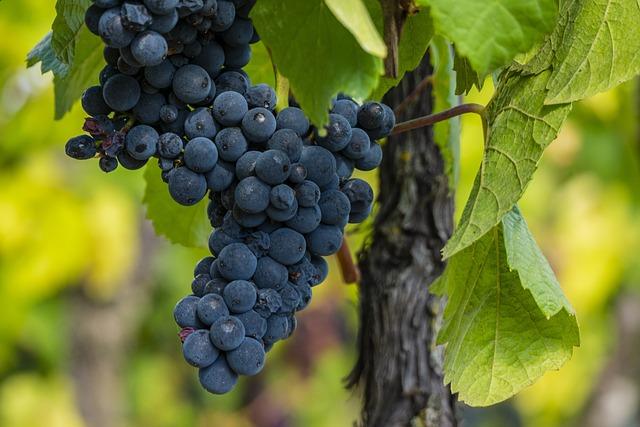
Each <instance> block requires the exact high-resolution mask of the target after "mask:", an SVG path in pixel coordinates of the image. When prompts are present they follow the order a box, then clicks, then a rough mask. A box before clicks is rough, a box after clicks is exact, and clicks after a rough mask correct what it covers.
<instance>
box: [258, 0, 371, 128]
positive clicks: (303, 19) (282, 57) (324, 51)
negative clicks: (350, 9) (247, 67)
mask: <svg viewBox="0 0 640 427" xmlns="http://www.w3.org/2000/svg"><path fill="white" fill-rule="evenodd" d="M251 16H252V18H253V19H254V24H255V26H256V28H257V30H258V33H259V34H260V37H261V38H262V40H263V42H264V43H265V45H266V46H268V47H269V48H270V49H271V53H272V57H273V60H274V62H275V64H276V66H277V67H278V71H279V72H280V73H281V74H282V75H283V76H285V77H286V78H287V79H289V81H290V82H291V89H292V91H293V93H294V95H295V97H296V100H297V101H298V102H299V103H300V105H301V106H302V108H303V109H304V110H305V113H306V114H307V115H308V117H309V118H310V119H311V121H313V122H314V123H315V124H316V125H322V124H323V123H325V122H326V120H327V118H328V110H329V108H330V107H331V98H332V97H334V96H335V95H337V94H338V93H339V92H344V93H347V94H349V95H350V96H353V97H355V98H366V97H367V96H368V95H369V94H370V93H371V91H372V90H373V89H374V88H375V87H376V86H377V84H378V80H379V76H380V74H382V72H383V67H382V60H381V59H380V58H378V57H374V56H372V55H370V54H369V53H367V52H365V51H364V50H363V48H362V47H361V46H360V44H359V43H358V41H357V40H356V39H355V38H354V37H353V35H352V34H351V33H350V32H349V31H348V30H347V29H346V28H344V27H343V26H342V24H340V22H339V21H338V20H337V19H336V17H335V16H334V15H333V13H332V12H331V10H330V9H329V8H328V7H327V5H326V4H325V3H324V1H323V0H305V1H300V0H260V1H259V2H258V3H256V6H255V7H254V9H253V10H252V13H251Z"/></svg>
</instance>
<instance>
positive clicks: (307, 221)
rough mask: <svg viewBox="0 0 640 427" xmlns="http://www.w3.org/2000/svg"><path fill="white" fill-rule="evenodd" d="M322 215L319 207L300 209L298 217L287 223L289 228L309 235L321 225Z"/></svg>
mask: <svg viewBox="0 0 640 427" xmlns="http://www.w3.org/2000/svg"><path fill="white" fill-rule="evenodd" d="M321 218H322V214H321V212H320V208H319V207H318V206H313V207H311V208H298V212H297V213H296V215H295V216H294V217H293V218H291V219H290V220H288V221H287V222H286V225H287V227H289V228H291V229H292V230H295V231H297V232H298V233H302V234H307V233H311V232H312V231H313V230H315V229H316V228H317V227H318V225H320V220H321Z"/></svg>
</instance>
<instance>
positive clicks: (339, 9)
mask: <svg viewBox="0 0 640 427" xmlns="http://www.w3.org/2000/svg"><path fill="white" fill-rule="evenodd" d="M325 3H326V4H327V7H328V8H329V9H330V10H331V12H333V15H334V16H335V17H336V18H338V21H340V22H341V23H342V25H344V27H345V28H346V29H347V30H349V32H351V34H352V35H353V36H354V37H355V38H356V40H358V43H360V46H362V48H363V49H364V51H365V52H368V53H370V54H371V55H374V56H377V57H380V58H384V57H386V56H387V46H386V45H385V44H384V41H383V40H382V37H380V34H379V33H378V30H377V29H376V26H375V25H374V24H373V20H372V19H371V16H369V12H368V11H367V8H366V7H365V5H364V3H363V2H362V0H325Z"/></svg>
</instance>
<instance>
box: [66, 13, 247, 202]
mask: <svg viewBox="0 0 640 427" xmlns="http://www.w3.org/2000/svg"><path fill="white" fill-rule="evenodd" d="M254 3H255V0H144V1H139V0H125V1H123V0H93V4H92V5H91V6H90V7H89V8H88V9H87V12H86V14H85V23H86V25H87V27H88V28H89V30H90V31H91V32H93V33H94V34H96V35H99V36H100V37H101V38H102V40H103V41H104V43H105V45H106V47H105V48H104V59H105V61H106V62H107V65H106V66H105V67H104V69H103V70H102V71H101V73H100V85H98V86H93V87H90V88H88V89H87V90H86V91H85V92H84V94H83V95H82V106H83V108H84V110H85V112H86V113H87V114H88V115H89V116H91V117H89V118H88V119H87V120H86V121H85V125H84V128H83V130H85V131H86V132H87V133H88V135H81V136H78V137H74V138H72V139H70V140H69V141H68V142H67V145H66V153H67V154H68V155H69V156H71V157H73V158H76V159H89V158H93V157H96V156H97V157H99V159H100V161H99V165H100V168H101V169H102V170H103V171H105V172H111V171H113V170H115V169H116V168H117V167H118V165H122V167H124V168H126V169H139V168H141V167H142V166H144V165H145V164H146V163H147V161H148V160H149V159H150V158H151V157H153V156H155V157H158V162H159V165H160V168H161V169H162V170H163V171H165V172H166V173H165V174H164V179H165V180H168V172H169V171H170V170H172V169H174V168H175V167H176V166H178V165H185V164H186V165H188V166H189V167H190V170H191V171H193V172H195V173H196V174H200V175H202V174H204V173H206V172H209V171H210V170H211V168H212V167H213V165H214V164H215V163H216V160H217V158H216V157H215V155H216V153H215V147H212V146H211V144H209V143H207V142H206V141H203V140H197V138H198V137H205V138H208V139H211V138H213V136H215V134H216V133H217V130H218V126H219V124H218V122H216V121H214V119H213V116H212V115H211V106H212V104H213V102H214V99H216V98H217V97H218V98H219V97H220V95H221V94H223V93H224V92H225V91H229V90H236V91H241V92H246V91H247V89H248V88H249V85H250V83H249V79H248V77H247V75H246V74H245V73H244V71H242V67H244V66H245V65H246V64H247V63H248V62H249V60H250V58H251V48H250V44H251V43H254V42H257V41H258V40H259V37H258V34H257V33H256V31H255V29H254V27H253V24H252V22H251V20H250V19H249V17H248V16H249V11H250V9H251V7H252V6H253V5H254ZM232 97H233V96H232ZM223 99H228V97H225V98H223ZM232 101H233V100H232ZM232 101H231V102H232ZM225 122H228V121H225ZM234 123H235V122H234ZM185 139H188V140H189V141H194V142H195V143H194V144H192V146H191V147H190V148H187V147H186V146H185V144H184V142H183V141H184V140H185ZM196 157H198V158H199V157H202V158H205V157H206V160H203V161H199V160H197V159H195V158H196ZM178 175H179V176H180V178H179V180H182V181H189V180H193V181H194V182H196V183H198V182H201V179H200V180H199V179H196V178H194V176H193V175H192V174H188V175H187V174H185V170H181V171H180V172H179V174H178ZM198 178H199V177H198ZM198 200H199V199H198ZM198 200H181V202H183V203H184V204H192V203H195V202H197V201H198Z"/></svg>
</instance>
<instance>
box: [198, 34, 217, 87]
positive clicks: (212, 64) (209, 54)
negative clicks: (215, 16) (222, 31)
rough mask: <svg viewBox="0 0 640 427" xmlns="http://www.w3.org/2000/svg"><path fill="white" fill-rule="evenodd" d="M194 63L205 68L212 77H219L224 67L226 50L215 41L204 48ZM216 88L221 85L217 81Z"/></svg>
mask: <svg viewBox="0 0 640 427" xmlns="http://www.w3.org/2000/svg"><path fill="white" fill-rule="evenodd" d="M193 63H194V64H196V65H199V66H201V67H202V68H204V69H205V70H206V71H207V73H209V75H210V76H212V77H214V76H217V75H218V74H219V73H220V70H221V69H222V66H223V65H224V50H223V49H222V47H221V46H220V45H219V44H218V43H216V42H215V41H212V42H209V43H207V44H206V45H204V46H203V47H202V52H200V55H198V56H197V57H196V58H195V59H194V60H193ZM216 86H221V85H219V84H218V82H217V81H216Z"/></svg>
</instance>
